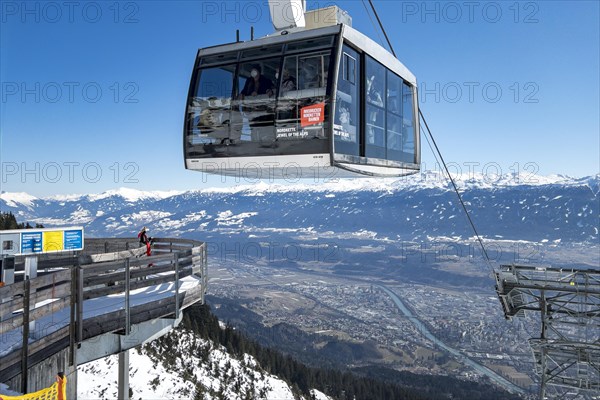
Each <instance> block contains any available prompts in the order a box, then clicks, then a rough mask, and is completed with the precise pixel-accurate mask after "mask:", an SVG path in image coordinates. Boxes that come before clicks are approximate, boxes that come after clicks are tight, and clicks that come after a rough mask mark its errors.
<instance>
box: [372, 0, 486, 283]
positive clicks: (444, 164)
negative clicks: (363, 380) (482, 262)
mask: <svg viewBox="0 0 600 400" xmlns="http://www.w3.org/2000/svg"><path fill="white" fill-rule="evenodd" d="M369 4H370V5H371V8H372V9H373V13H374V14H375V17H376V18H377V22H379V26H380V28H381V31H382V32H383V35H384V36H385V39H386V40H387V42H388V45H389V46H390V50H391V51H392V54H393V55H394V57H396V58H398V57H397V56H396V52H395V51H394V47H393V46H392V43H391V42H390V39H389V37H388V35H387V32H386V31H385V28H384V27H383V24H382V23H381V19H379V14H377V10H376V9H375V5H374V4H373V1H372V0H369ZM419 115H420V116H421V119H422V120H423V123H424V124H425V128H427V133H429V137H430V138H431V141H432V142H433V145H434V146H435V149H436V151H435V152H433V149H431V150H432V152H433V155H434V157H435V158H436V160H437V157H436V155H435V153H436V152H437V154H438V155H439V156H440V160H441V161H442V162H441V163H442V165H443V166H444V169H445V170H446V174H447V175H448V179H449V180H450V182H451V183H452V186H453V187H454V191H455V192H456V195H457V196H458V200H459V201H460V204H461V205H462V208H463V210H464V211H465V214H466V215H467V219H468V220H469V224H470V225H471V228H472V229H473V232H474V233H475V236H476V237H477V241H478V242H479V245H480V246H481V250H482V251H483V255H484V257H485V259H486V261H487V263H488V265H489V266H490V267H491V268H492V271H493V270H494V268H493V267H492V265H491V260H490V257H489V255H488V253H487V250H486V249H485V246H484V244H483V240H482V239H481V236H479V233H478V232H477V228H476V227H475V223H474V222H473V219H472V218H471V214H469V210H468V209H467V206H466V205H465V202H464V201H463V199H462V196H461V194H460V192H459V191H458V187H457V186H456V183H455V182H454V179H453V178H452V175H450V171H449V170H448V166H447V165H446V161H444V157H443V156H442V152H441V151H440V148H439V147H438V145H437V143H436V141H435V139H434V138H433V134H432V133H431V130H430V129H429V125H427V121H426V120H425V116H423V113H422V112H421V108H420V107H419ZM425 138H426V139H427V137H425ZM427 143H429V139H427ZM429 147H430V148H431V143H429ZM438 162H439V161H438Z"/></svg>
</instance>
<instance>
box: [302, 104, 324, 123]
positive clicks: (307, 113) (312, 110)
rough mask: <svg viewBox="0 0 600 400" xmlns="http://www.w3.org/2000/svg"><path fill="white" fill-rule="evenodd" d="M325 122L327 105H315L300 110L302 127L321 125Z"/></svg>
mask: <svg viewBox="0 0 600 400" xmlns="http://www.w3.org/2000/svg"><path fill="white" fill-rule="evenodd" d="M323 121H325V103H319V104H313V105H310V106H307V107H302V108H301V109H300V125H301V126H302V127H305V126H310V125H317V124H321V123H323Z"/></svg>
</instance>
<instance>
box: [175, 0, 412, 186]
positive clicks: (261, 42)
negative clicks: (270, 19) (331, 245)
mask: <svg viewBox="0 0 600 400" xmlns="http://www.w3.org/2000/svg"><path fill="white" fill-rule="evenodd" d="M335 9H336V10H335V12H336V13H337V15H340V12H339V11H340V10H339V9H337V7H335ZM319 11H322V10H319ZM339 20H340V18H336V23H334V24H330V26H322V27H316V28H308V27H304V28H302V29H301V28H295V29H290V30H289V31H286V30H283V31H279V32H277V33H275V34H273V35H270V36H267V37H263V38H260V39H256V40H251V41H245V42H234V43H229V44H224V45H220V46H215V47H208V48H203V49H200V50H199V51H198V55H197V58H196V62H195V65H194V70H193V74H192V79H191V84H190V89H189V95H188V101H187V109H186V114H185V123H184V137H183V142H184V157H185V167H186V168H187V169H190V170H197V171H203V172H206V173H213V174H220V175H231V176H247V175H250V176H253V177H262V178H288V177H292V178H314V177H325V176H336V177H347V176H386V177H394V176H403V175H409V174H413V173H416V172H417V171H419V165H420V142H419V119H418V104H417V80H416V78H415V76H414V75H413V74H412V73H411V72H410V71H409V70H408V69H407V68H406V67H405V66H404V65H403V64H402V63H401V62H400V61H398V59H396V58H395V57H394V56H393V55H392V54H391V53H390V52H388V51H387V50H386V49H384V48H383V47H382V46H380V45H379V44H377V43H375V42H374V41H373V40H371V39H369V38H368V37H367V36H365V35H363V34H362V33H360V32H358V31H357V30H355V29H353V28H352V27H351V26H350V25H349V24H348V22H350V21H349V19H348V20H346V21H344V22H346V23H337V22H339ZM306 22H307V24H306V25H307V26H308V25H310V24H309V22H310V13H307V14H306ZM313 25H314V24H313ZM316 25H317V26H319V25H324V24H323V23H318V24H316ZM325 25H327V24H325Z"/></svg>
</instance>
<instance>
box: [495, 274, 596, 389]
mask: <svg viewBox="0 0 600 400" xmlns="http://www.w3.org/2000/svg"><path fill="white" fill-rule="evenodd" d="M496 282H497V283H496V291H497V293H498V296H499V298H500V302H501V303H502V308H503V310H504V316H505V317H506V318H507V319H512V318H513V317H524V316H525V312H527V311H530V312H536V313H539V321H540V323H541V326H540V336H539V338H531V339H530V340H529V344H530V346H531V349H532V351H533V357H534V363H535V370H536V373H537V374H538V375H539V376H540V379H541V385H540V394H539V398H540V399H542V400H543V399H547V398H549V396H552V397H555V396H554V394H555V395H557V397H561V398H564V397H569V394H576V395H577V396H579V397H578V398H581V395H582V393H585V392H588V391H589V392H588V393H589V394H590V396H591V395H592V393H594V392H595V393H599V392H600V270H594V269H588V270H584V269H564V268H563V269H561V268H551V267H536V266H523V265H503V266H501V268H500V270H499V271H498V272H496ZM573 391H575V393H573ZM551 392H554V394H552V393H551ZM569 392H570V393H569ZM579 392H581V393H579ZM577 393H579V394H577Z"/></svg>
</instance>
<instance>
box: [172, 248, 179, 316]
mask: <svg viewBox="0 0 600 400" xmlns="http://www.w3.org/2000/svg"><path fill="white" fill-rule="evenodd" d="M173 263H174V264H175V319H178V318H179V254H178V253H173Z"/></svg>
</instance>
